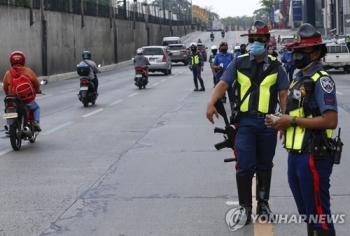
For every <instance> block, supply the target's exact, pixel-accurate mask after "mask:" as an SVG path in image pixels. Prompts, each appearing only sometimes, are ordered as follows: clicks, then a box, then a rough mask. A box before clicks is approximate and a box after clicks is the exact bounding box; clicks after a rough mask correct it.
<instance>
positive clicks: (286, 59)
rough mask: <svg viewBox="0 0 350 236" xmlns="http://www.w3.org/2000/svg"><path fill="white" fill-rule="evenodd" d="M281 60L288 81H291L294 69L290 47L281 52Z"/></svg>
mask: <svg viewBox="0 0 350 236" xmlns="http://www.w3.org/2000/svg"><path fill="white" fill-rule="evenodd" d="M281 61H282V62H283V66H284V68H285V69H286V72H287V74H288V78H289V82H290V83H291V82H292V80H293V75H294V70H295V67H294V63H293V58H292V49H291V48H287V49H286V51H285V52H284V53H283V54H282V57H281Z"/></svg>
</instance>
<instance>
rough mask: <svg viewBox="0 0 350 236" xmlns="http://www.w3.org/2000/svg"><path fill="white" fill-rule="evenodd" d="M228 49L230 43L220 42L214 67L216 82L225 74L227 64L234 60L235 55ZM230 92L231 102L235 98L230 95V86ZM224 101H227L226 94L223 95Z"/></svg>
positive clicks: (230, 91) (229, 91)
mask: <svg viewBox="0 0 350 236" xmlns="http://www.w3.org/2000/svg"><path fill="white" fill-rule="evenodd" d="M227 50H228V45H227V43H226V42H222V43H220V46H219V51H220V52H219V53H218V54H217V55H216V56H215V60H214V62H213V65H212V68H213V69H214V70H215V71H216V75H215V77H216V84H217V83H218V82H219V81H220V78H221V76H222V75H223V73H224V71H225V70H226V68H227V66H228V65H229V64H230V62H231V61H232V60H233V55H232V54H231V53H229V52H227ZM227 93H228V97H229V100H230V102H233V100H232V101H231V98H230V97H232V96H231V95H230V93H232V89H231V88H229V89H228V90H227ZM222 102H223V103H226V95H225V94H224V96H223V97H222Z"/></svg>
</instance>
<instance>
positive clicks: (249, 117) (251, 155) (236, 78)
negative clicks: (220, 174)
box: [206, 21, 289, 224]
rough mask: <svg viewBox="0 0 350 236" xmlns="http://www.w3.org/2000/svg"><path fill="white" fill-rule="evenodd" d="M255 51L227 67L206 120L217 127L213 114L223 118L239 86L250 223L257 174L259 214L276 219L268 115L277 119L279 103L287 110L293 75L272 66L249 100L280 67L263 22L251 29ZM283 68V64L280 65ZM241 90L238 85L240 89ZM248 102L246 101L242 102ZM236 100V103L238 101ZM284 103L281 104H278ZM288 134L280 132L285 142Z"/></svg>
mask: <svg viewBox="0 0 350 236" xmlns="http://www.w3.org/2000/svg"><path fill="white" fill-rule="evenodd" d="M241 36H248V41H249V44H250V52H249V53H247V54H244V55H241V56H239V57H237V58H235V59H234V60H233V61H232V63H230V65H229V66H228V67H227V69H226V71H225V73H224V74H223V76H222V77H221V81H220V82H219V83H218V84H217V85H216V86H215V88H214V90H213V92H212V94H211V97H210V99H209V102H208V105H207V111H206V115H207V118H208V120H209V121H210V122H212V123H214V120H213V115H216V117H218V113H217V110H216V109H215V106H214V104H215V103H216V102H217V101H218V99H220V98H221V96H222V95H223V94H224V93H225V91H226V90H227V89H228V88H229V87H231V86H232V84H233V83H234V82H235V83H237V91H234V94H236V92H237V100H238V106H237V107H238V112H239V114H240V119H239V121H238V130H237V134H236V138H235V147H234V149H235V154H236V157H237V165H236V181H237V190H238V200H239V205H240V206H242V207H243V208H244V209H245V211H244V212H245V213H246V217H247V222H246V223H247V224H248V223H249V222H250V221H251V218H250V216H251V213H252V188H251V186H252V178H253V176H254V174H255V173H256V180H257V186H256V200H257V209H256V214H257V215H259V216H261V217H264V218H268V219H271V218H273V217H274V216H273V213H272V212H271V210H270V207H269V204H268V200H269V196H270V184H271V175H272V166H273V162H272V160H273V157H274V155H275V150H276V145H277V135H276V131H275V130H274V129H272V128H271V127H270V128H268V127H267V126H266V125H265V122H264V119H265V117H266V115H267V114H274V113H275V110H276V107H277V104H278V103H279V104H280V107H281V109H282V112H283V111H284V110H285V108H286V98H287V91H288V87H289V82H288V78H287V74H286V72H285V71H284V69H283V68H282V65H279V66H278V67H274V66H273V67H272V68H273V69H272V70H269V71H270V72H269V73H268V74H267V75H266V76H265V77H264V79H263V80H262V82H261V83H258V84H256V86H255V87H253V88H254V89H253V90H251V92H250V93H249V94H247V96H245V94H246V92H247V90H248V89H249V88H250V86H252V85H253V82H255V81H256V80H257V79H258V78H259V75H261V74H262V73H263V72H264V71H265V70H267V68H269V66H270V64H272V63H274V65H276V63H280V62H278V61H277V59H276V58H275V57H272V56H270V55H269V56H268V55H267V50H266V48H267V46H268V44H269V38H270V33H269V28H268V26H267V25H266V24H264V23H263V22H261V21H254V22H253V24H252V25H251V27H250V29H249V30H248V34H244V35H241ZM277 65H278V64H277ZM235 87H236V86H235ZM243 97H246V99H245V100H244V101H243V102H242V100H243ZM235 99H236V98H235ZM278 100H279V102H278ZM282 134H283V133H282V132H281V133H280V137H281V135H282Z"/></svg>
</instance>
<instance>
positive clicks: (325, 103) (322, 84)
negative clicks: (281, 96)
mask: <svg viewBox="0 0 350 236" xmlns="http://www.w3.org/2000/svg"><path fill="white" fill-rule="evenodd" d="M320 70H324V69H323V67H322V65H321V64H320V63H318V64H316V66H315V67H314V68H313V69H312V70H311V71H310V72H309V73H308V74H307V75H306V76H303V75H302V73H301V71H298V72H297V73H296V74H295V77H294V80H296V81H299V80H301V79H302V78H303V77H311V76H313V75H314V74H315V73H316V72H317V71H320ZM309 106H310V108H311V109H316V108H317V107H318V108H319V110H320V112H321V114H322V113H323V112H325V111H326V110H333V111H336V112H338V105H337V96H336V89H335V84H334V81H333V80H332V79H330V78H329V77H327V76H321V77H320V78H319V79H318V80H317V81H316V83H315V88H314V92H313V94H312V96H311V100H310V105H309Z"/></svg>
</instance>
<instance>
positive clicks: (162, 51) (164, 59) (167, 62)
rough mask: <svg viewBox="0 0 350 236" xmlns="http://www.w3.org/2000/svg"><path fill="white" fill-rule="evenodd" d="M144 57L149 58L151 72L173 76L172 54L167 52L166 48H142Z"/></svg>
mask: <svg viewBox="0 0 350 236" xmlns="http://www.w3.org/2000/svg"><path fill="white" fill-rule="evenodd" d="M142 50H143V55H144V56H145V57H147V58H148V60H149V63H150V64H151V65H149V66H148V71H149V72H157V71H159V72H163V73H164V74H165V75H169V74H171V68H172V67H171V58H170V56H171V53H168V52H167V51H166V47H164V46H147V47H142Z"/></svg>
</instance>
